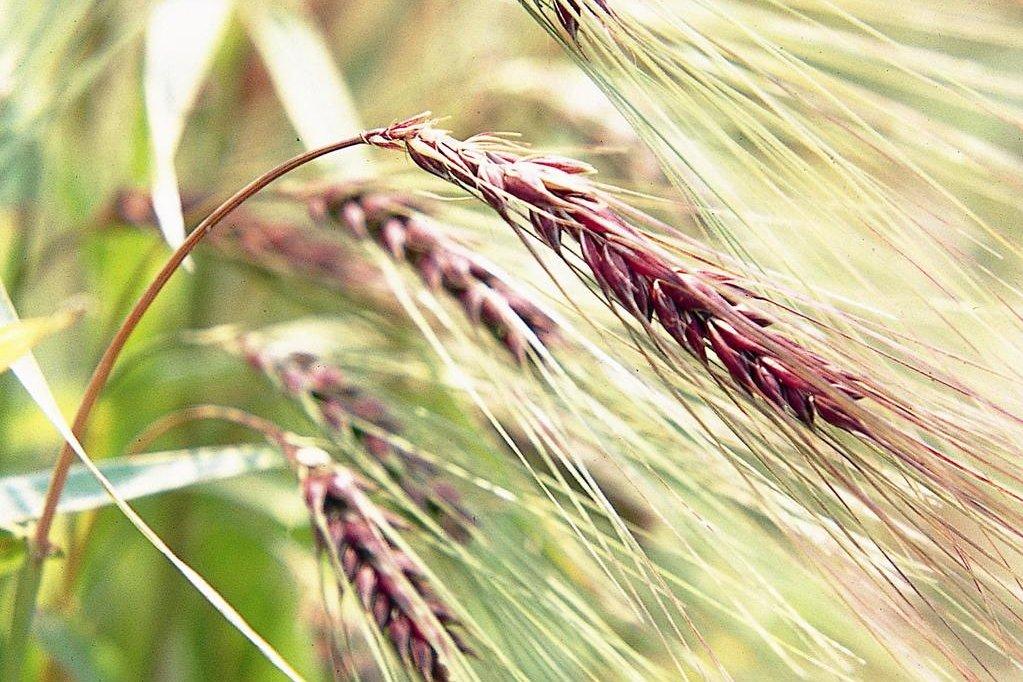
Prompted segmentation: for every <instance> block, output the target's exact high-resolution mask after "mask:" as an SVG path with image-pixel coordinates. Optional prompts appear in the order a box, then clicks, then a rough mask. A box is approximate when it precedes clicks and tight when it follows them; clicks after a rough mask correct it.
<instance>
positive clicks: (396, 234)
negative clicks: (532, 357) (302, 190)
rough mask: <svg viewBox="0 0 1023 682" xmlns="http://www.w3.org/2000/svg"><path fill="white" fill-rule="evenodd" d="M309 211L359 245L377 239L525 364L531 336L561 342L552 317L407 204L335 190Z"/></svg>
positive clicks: (316, 199) (312, 202) (315, 199)
mask: <svg viewBox="0 0 1023 682" xmlns="http://www.w3.org/2000/svg"><path fill="white" fill-rule="evenodd" d="M308 205H309V212H310V214H311V215H312V216H313V218H314V219H316V220H317V221H319V222H323V221H327V220H330V221H333V222H336V223H337V224H339V225H341V226H343V227H344V228H345V229H346V230H347V231H348V232H349V233H350V234H351V235H352V236H354V237H356V238H358V239H371V240H372V241H373V242H375V243H376V244H377V245H378V246H380V247H381V248H382V249H384V250H385V251H386V252H387V253H388V254H390V256H391V257H392V258H393V259H394V260H396V261H399V262H407V263H408V264H409V265H411V266H412V267H413V268H414V269H415V270H416V272H417V273H418V274H419V277H420V279H422V281H423V283H424V284H426V286H427V287H428V288H429V289H430V290H432V291H439V290H442V291H444V292H446V293H447V294H448V295H450V296H451V297H452V298H454V299H456V300H457V301H458V302H459V303H460V304H461V306H462V308H463V309H464V310H465V313H466V315H467V316H468V317H469V319H470V320H472V321H473V323H475V324H479V325H482V326H483V327H484V328H485V329H487V331H488V332H489V333H490V334H492V335H493V336H494V337H495V338H496V339H497V340H498V341H499V342H500V343H501V344H502V345H503V346H504V347H505V348H507V349H508V351H509V352H510V353H511V354H512V355H513V356H514V357H515V358H516V359H517V360H518V361H519V362H523V361H524V360H525V357H526V349H527V348H528V346H529V335H528V332H532V334H533V335H535V336H536V338H537V339H538V340H539V341H540V342H541V343H543V344H545V345H548V344H550V343H551V342H553V341H555V339H556V338H557V325H556V324H555V322H554V320H552V319H551V317H550V316H548V315H547V314H545V313H544V312H543V311H542V310H541V309H540V308H539V306H537V305H536V304H535V303H533V302H532V301H530V300H529V299H528V298H527V297H526V296H524V295H523V294H521V293H519V292H517V291H515V290H514V289H513V288H512V287H511V286H509V285H508V283H507V282H505V281H504V280H503V279H502V278H501V277H500V276H499V275H497V274H496V273H495V272H493V270H492V269H491V268H490V267H488V266H487V264H486V263H484V262H483V261H482V259H480V258H478V257H477V256H476V255H475V254H473V253H472V252H471V251H470V250H468V249H466V248H464V247H462V246H461V245H460V244H457V243H456V242H454V241H453V240H452V239H450V238H449V237H448V236H447V235H445V234H444V232H443V231H442V230H441V229H440V227H439V226H438V225H436V224H434V223H433V222H432V221H431V220H430V219H428V218H427V217H426V216H425V215H423V214H422V213H420V212H418V211H417V210H416V209H415V207H414V206H413V205H412V203H411V202H410V201H408V200H407V199H406V198H404V197H401V196H400V195H397V194H394V193H384V192H376V193H374V192H359V191H352V189H350V188H345V187H332V188H329V189H326V190H322V191H319V192H316V193H315V194H314V195H313V196H312V197H311V198H310V199H309V200H308Z"/></svg>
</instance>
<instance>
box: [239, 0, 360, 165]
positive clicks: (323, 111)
mask: <svg viewBox="0 0 1023 682" xmlns="http://www.w3.org/2000/svg"><path fill="white" fill-rule="evenodd" d="M245 22H246V24H247V26H248V27H249V31H250V33H251V36H252V40H253V41H254V42H255V44H256V49H257V50H258V51H259V54H260V56H261V57H262V58H263V62H264V64H265V65H266V68H267V70H268V71H269V72H270V78H271V79H272V80H273V84H274V88H275V89H276V90H277V95H278V96H279V97H280V99H281V103H282V104H283V105H284V109H285V111H286V112H287V114H288V118H289V119H291V122H292V125H294V126H295V130H296V131H297V132H298V134H299V137H300V138H301V141H302V144H303V146H305V148H306V149H315V148H316V147H320V146H323V145H325V144H329V143H331V142H333V141H334V140H340V139H343V138H346V137H350V136H351V135H355V134H357V133H358V132H359V131H360V130H362V126H361V125H360V123H359V115H358V112H357V111H356V108H355V103H354V102H353V101H352V97H351V95H350V94H349V91H348V86H347V85H346V84H345V80H344V76H343V75H342V74H341V72H340V70H339V69H338V68H337V65H336V64H335V63H334V58H333V57H332V56H331V53H330V50H328V49H327V45H326V44H325V42H324V39H323V36H322V35H320V33H319V32H318V31H317V30H316V28H315V27H314V26H313V25H312V23H310V21H309V19H308V18H307V17H305V16H303V15H302V14H300V13H299V11H298V10H296V9H295V8H293V7H291V6H290V5H283V4H281V5H279V4H275V3H251V5H250V6H248V7H246V8H245ZM352 154H355V155H357V156H349V157H347V158H346V159H345V160H344V161H342V160H340V159H339V158H337V157H329V158H324V159H322V161H321V163H322V164H323V165H324V166H325V167H326V168H327V169H328V170H329V171H330V172H332V173H334V174H335V175H336V176H338V177H347V178H352V177H358V176H366V175H371V171H370V159H369V154H368V152H366V151H365V150H363V149H356V150H353V152H352Z"/></svg>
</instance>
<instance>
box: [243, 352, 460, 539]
mask: <svg viewBox="0 0 1023 682" xmlns="http://www.w3.org/2000/svg"><path fill="white" fill-rule="evenodd" d="M240 345H241V347H242V349H243V352H244V354H245V358H246V360H247V361H248V362H249V363H250V364H251V365H252V366H253V367H256V368H257V369H259V370H261V371H262V372H264V373H265V374H267V375H268V376H270V377H271V378H272V379H274V380H275V381H277V382H279V383H280V385H281V386H283V387H284V389H285V390H286V391H287V392H288V393H290V394H291V395H294V396H305V395H307V396H309V397H310V398H311V399H312V401H313V404H314V405H315V406H316V410H317V413H318V415H317V416H318V417H319V418H320V419H321V420H322V421H323V423H324V424H325V425H326V426H327V427H328V428H330V429H331V430H333V431H339V432H340V431H342V430H345V429H348V430H350V433H351V434H352V435H353V436H354V438H355V440H356V441H357V442H358V444H359V445H360V447H362V449H363V450H364V451H365V452H366V453H367V454H369V455H370V456H372V457H373V458H374V459H375V460H377V461H378V462H380V464H381V465H382V466H383V467H384V469H385V470H386V471H387V473H388V474H389V475H390V476H391V477H392V478H393V479H394V481H395V482H396V483H397V484H398V486H399V487H400V488H401V489H402V491H404V493H405V494H406V495H408V497H409V499H411V500H412V501H413V502H414V503H415V504H416V505H417V506H418V507H420V508H421V509H422V510H423V511H425V512H427V513H428V514H430V516H432V517H433V518H435V519H436V520H437V521H438V523H440V525H441V527H443V529H444V530H445V531H446V532H447V533H448V534H449V535H450V536H451V537H452V538H454V539H456V540H459V541H465V540H467V539H468V526H470V525H473V524H474V523H475V520H474V517H473V516H472V514H470V513H469V511H468V510H467V509H466V508H465V507H464V506H463V504H462V501H461V496H460V495H459V493H458V491H457V490H456V489H455V488H454V487H453V486H451V485H450V484H448V483H447V482H446V481H445V480H444V479H443V478H442V477H441V476H440V475H439V474H440V471H439V470H438V469H437V467H436V466H434V465H433V464H432V463H430V462H428V461H427V460H425V459H423V458H422V457H420V456H419V455H417V454H415V453H414V452H410V451H409V450H407V449H405V448H403V447H401V446H399V445H397V444H395V443H394V442H393V441H392V440H389V439H388V438H386V437H384V436H382V435H378V433H370V432H369V431H368V430H367V429H366V428H365V427H364V426H363V424H371V425H372V426H374V427H376V428H377V429H379V431H380V432H384V433H386V434H389V435H392V436H400V434H401V433H402V426H401V424H400V423H399V422H398V420H397V419H396V418H395V417H394V415H392V414H391V412H390V410H388V408H387V406H386V405H385V404H384V403H383V401H381V400H379V399H378V398H376V397H374V396H372V395H370V394H369V393H367V392H366V391H364V390H362V389H361V388H359V387H358V386H357V385H355V384H354V383H353V382H352V381H350V380H349V379H348V378H347V377H346V376H345V374H344V373H343V372H342V371H341V370H340V369H339V368H338V367H336V366H334V365H330V364H327V363H325V362H324V361H322V360H321V359H319V358H317V357H316V356H314V355H312V354H310V353H304V352H292V353H288V354H287V355H284V356H283V357H271V356H270V355H269V354H268V353H266V352H265V351H264V350H262V349H260V348H259V347H258V346H257V345H256V344H253V343H251V342H250V341H249V340H248V339H247V338H245V337H242V339H241V340H240ZM353 418H354V419H353Z"/></svg>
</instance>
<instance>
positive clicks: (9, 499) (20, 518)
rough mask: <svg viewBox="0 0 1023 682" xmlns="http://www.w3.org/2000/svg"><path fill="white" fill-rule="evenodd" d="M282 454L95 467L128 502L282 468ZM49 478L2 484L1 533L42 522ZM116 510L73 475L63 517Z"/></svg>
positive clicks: (127, 461) (211, 452)
mask: <svg viewBox="0 0 1023 682" xmlns="http://www.w3.org/2000/svg"><path fill="white" fill-rule="evenodd" d="M283 463H284V460H283V458H282V457H281V456H280V453H279V452H277V451H276V450H274V449H273V448H271V447H269V446H264V445H230V446H220V447H204V448H194V449H189V450H178V451H171V452H156V453H150V454H146V455H139V456H135V457H122V458H114V459H107V460H103V461H101V462H99V463H97V464H96V466H97V468H98V469H99V470H100V471H102V472H103V474H104V475H105V476H106V477H107V479H108V480H109V481H110V482H111V483H112V484H113V485H114V487H115V489H116V490H117V492H118V494H119V495H120V496H121V498H123V499H125V500H134V499H137V498H140V497H145V496H147V495H156V494H159V493H165V492H169V491H172V490H180V489H182V488H188V487H190V486H194V485H199V484H202V483H208V482H210V481H219V480H223V479H228V478H234V477H236V476H243V475H245V474H250V473H255V472H258V471H266V470H268V469H275V468H277V467H280V466H282V465H283ZM49 482H50V472H49V470H46V471H36V472H33V473H30V474H24V475H21V476H8V477H5V478H2V479H0V527H11V526H14V525H17V524H21V523H25V522H27V521H32V520H34V519H37V518H38V517H39V513H40V512H41V511H42V508H43V500H44V498H45V496H46V489H47V486H48V485H49ZM110 504H112V501H111V499H110V497H109V496H108V495H107V493H106V492H105V491H104V490H103V488H102V486H100V484H99V483H98V482H97V481H96V479H95V478H94V477H93V476H92V474H90V473H89V472H88V471H87V470H86V469H85V467H83V466H81V465H76V466H74V467H72V469H71V471H70V473H69V474H68V479H67V486H66V487H65V489H64V493H63V495H61V498H60V505H59V506H58V508H57V509H58V512H60V513H74V512H82V511H87V510H89V509H96V508H98V507H105V506H107V505H110Z"/></svg>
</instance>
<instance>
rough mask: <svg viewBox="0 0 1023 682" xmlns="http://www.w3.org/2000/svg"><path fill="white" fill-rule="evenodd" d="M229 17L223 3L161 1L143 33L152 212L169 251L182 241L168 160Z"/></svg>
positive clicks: (182, 225) (175, 182)
mask: <svg viewBox="0 0 1023 682" xmlns="http://www.w3.org/2000/svg"><path fill="white" fill-rule="evenodd" d="M230 12H231V2H229V1H228V0H163V1H162V2H159V3H157V4H156V5H155V6H154V7H153V10H152V13H151V14H150V17H149V24H148V26H147V29H146V64H145V99H146V118H147V120H148V121H149V132H150V137H151V139H152V144H153V166H154V168H153V179H152V192H153V210H154V212H155V213H156V217H157V222H158V223H159V225H160V231H161V232H162V233H163V236H164V238H165V239H166V240H167V243H168V244H170V245H171V247H172V248H177V247H178V246H180V245H181V242H183V241H184V240H185V218H184V215H183V213H182V209H181V195H180V192H179V190H178V178H177V172H176V170H175V168H174V155H175V154H176V153H177V150H178V144H179V143H180V142H181V135H182V133H183V132H184V129H185V122H186V120H187V118H188V114H189V112H190V111H191V109H192V107H193V105H194V104H195V100H196V97H197V96H198V94H199V87H200V86H201V85H202V82H203V80H204V78H205V76H206V73H207V71H208V70H209V67H210V63H211V62H212V60H213V54H214V52H215V51H216V48H217V45H219V43H220V38H221V36H222V35H223V31H224V28H225V27H226V25H227V20H228V18H229V16H230ZM184 36H187V39H183V37H184Z"/></svg>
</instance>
